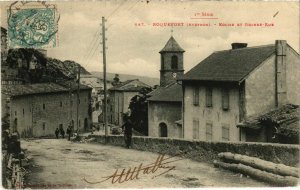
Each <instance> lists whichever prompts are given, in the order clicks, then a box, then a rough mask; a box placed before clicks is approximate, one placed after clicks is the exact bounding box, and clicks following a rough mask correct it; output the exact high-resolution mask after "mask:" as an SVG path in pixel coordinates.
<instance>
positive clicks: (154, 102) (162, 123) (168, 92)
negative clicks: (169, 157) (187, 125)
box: [148, 36, 185, 138]
mask: <svg viewBox="0 0 300 190" xmlns="http://www.w3.org/2000/svg"><path fill="white" fill-rule="evenodd" d="M184 52H185V51H184V49H182V48H181V47H180V45H179V44H178V43H177V42H176V40H175V39H174V37H173V36H171V37H170V39H169V40H168V42H167V43H166V45H165V47H164V48H163V49H162V50H161V51H160V52H159V53H160V56H161V59H160V60H161V61H160V66H161V68H160V86H159V87H158V88H157V89H155V90H154V91H152V92H151V93H149V96H150V98H148V126H149V127H148V130H149V131H148V135H149V136H152V137H171V138H182V137H183V133H182V131H183V129H182V120H181V118H182V98H183V95H182V86H181V84H179V83H178V82H177V80H178V78H179V77H182V76H183V73H184V66H183V54H184Z"/></svg>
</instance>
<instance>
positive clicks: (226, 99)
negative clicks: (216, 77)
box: [222, 89, 229, 110]
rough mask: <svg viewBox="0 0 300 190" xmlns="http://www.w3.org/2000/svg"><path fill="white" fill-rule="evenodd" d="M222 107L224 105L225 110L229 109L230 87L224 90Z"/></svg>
mask: <svg viewBox="0 0 300 190" xmlns="http://www.w3.org/2000/svg"><path fill="white" fill-rule="evenodd" d="M222 107H223V110H228V109H229V90H228V89H223V90H222Z"/></svg>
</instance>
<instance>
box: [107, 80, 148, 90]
mask: <svg viewBox="0 0 300 190" xmlns="http://www.w3.org/2000/svg"><path fill="white" fill-rule="evenodd" d="M144 87H150V86H149V85H147V84H145V83H143V82H141V81H139V80H138V79H133V80H127V81H125V82H122V83H120V84H118V85H116V86H113V87H111V88H110V89H108V90H109V91H126V92H139V91H140V90H141V89H142V88H144Z"/></svg>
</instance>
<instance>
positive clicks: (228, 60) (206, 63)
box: [180, 45, 275, 82]
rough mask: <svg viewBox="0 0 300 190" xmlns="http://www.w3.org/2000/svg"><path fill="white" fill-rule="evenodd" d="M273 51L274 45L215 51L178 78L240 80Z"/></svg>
mask: <svg viewBox="0 0 300 190" xmlns="http://www.w3.org/2000/svg"><path fill="white" fill-rule="evenodd" d="M274 52H275V45H266V46H258V47H249V48H240V49H234V50H232V49H230V50H224V51H217V52H214V53H213V54H211V55H210V56H208V57H207V58H206V59H204V60H203V61H202V62H200V63H199V64H198V65H196V66H195V67H194V68H192V69H191V70H190V71H188V72H187V73H186V74H185V75H184V76H183V77H182V78H181V79H180V80H199V81H233V82H236V81H237V82H240V81H243V80H244V78H245V77H246V76H247V75H248V74H249V73H250V72H251V71H253V70H254V69H255V68H256V67H257V66H259V65H260V64H261V63H262V62H263V61H264V60H266V59H267V58H268V57H269V56H271V55H272V54H273V53H274Z"/></svg>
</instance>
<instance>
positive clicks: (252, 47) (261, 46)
mask: <svg viewBox="0 0 300 190" xmlns="http://www.w3.org/2000/svg"><path fill="white" fill-rule="evenodd" d="M269 46H274V47H275V44H267V45H260V46H251V47H245V48H237V49H224V50H219V51H214V52H213V53H218V52H222V51H241V50H245V49H254V48H263V47H269Z"/></svg>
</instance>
